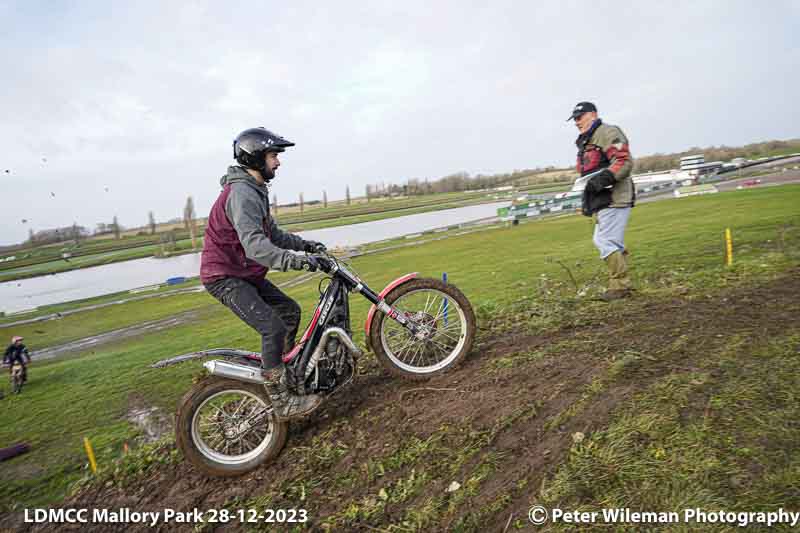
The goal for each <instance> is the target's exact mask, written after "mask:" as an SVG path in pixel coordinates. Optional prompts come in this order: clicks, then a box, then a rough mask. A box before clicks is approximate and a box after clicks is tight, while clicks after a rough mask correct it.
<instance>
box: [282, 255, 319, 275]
mask: <svg viewBox="0 0 800 533" xmlns="http://www.w3.org/2000/svg"><path fill="white" fill-rule="evenodd" d="M319 266H320V264H319V260H318V259H317V258H316V257H314V256H313V255H296V254H289V268H290V269H292V270H308V271H309V272H316V271H317V269H318V268H319Z"/></svg>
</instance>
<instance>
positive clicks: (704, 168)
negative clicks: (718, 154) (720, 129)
mask: <svg viewBox="0 0 800 533" xmlns="http://www.w3.org/2000/svg"><path fill="white" fill-rule="evenodd" d="M721 168H722V161H712V162H711V163H706V158H705V156H704V155H703V154H693V155H687V156H684V157H681V171H684V172H688V173H689V175H690V176H691V177H692V178H694V179H697V178H700V177H701V176H706V175H708V174H715V173H717V172H719V170H720V169H721Z"/></svg>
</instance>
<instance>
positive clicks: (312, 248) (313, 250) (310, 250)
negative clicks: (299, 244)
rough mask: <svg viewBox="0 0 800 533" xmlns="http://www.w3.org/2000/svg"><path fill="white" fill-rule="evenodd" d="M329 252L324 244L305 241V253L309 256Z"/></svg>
mask: <svg viewBox="0 0 800 533" xmlns="http://www.w3.org/2000/svg"><path fill="white" fill-rule="evenodd" d="M325 250H327V248H326V247H325V245H324V244H322V243H321V242H317V241H305V242H303V251H304V252H306V253H307V254H318V253H320V252H324V251H325Z"/></svg>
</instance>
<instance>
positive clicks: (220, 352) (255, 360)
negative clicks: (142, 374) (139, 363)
mask: <svg viewBox="0 0 800 533" xmlns="http://www.w3.org/2000/svg"><path fill="white" fill-rule="evenodd" d="M203 357H225V358H230V359H234V360H237V359H238V360H240V361H241V362H242V363H245V364H247V363H249V364H258V365H259V366H261V354H257V353H254V352H249V351H246V350H235V349H232V348H214V349H213V350H203V351H201V352H192V353H187V354H183V355H178V356H175V357H170V358H169V359H163V360H161V361H156V362H155V363H153V364H152V365H150V368H164V367H166V366H171V365H174V364H177V363H183V362H184V361H191V360H193V359H202V358H203Z"/></svg>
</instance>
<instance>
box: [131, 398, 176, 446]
mask: <svg viewBox="0 0 800 533" xmlns="http://www.w3.org/2000/svg"><path fill="white" fill-rule="evenodd" d="M125 418H126V419H127V420H128V421H129V422H130V423H131V424H133V425H135V426H136V427H138V428H139V429H141V431H142V440H143V441H144V442H146V443H147V442H155V441H157V440H158V439H160V438H161V437H163V436H164V435H166V434H168V433H172V431H173V424H172V417H171V416H170V415H167V414H166V413H164V412H163V411H162V410H161V409H159V408H158V407H154V406H151V405H148V404H147V401H146V400H145V398H144V397H143V396H141V395H140V394H138V393H132V394H130V395H129V396H128V412H127V414H126V416H125Z"/></svg>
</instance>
